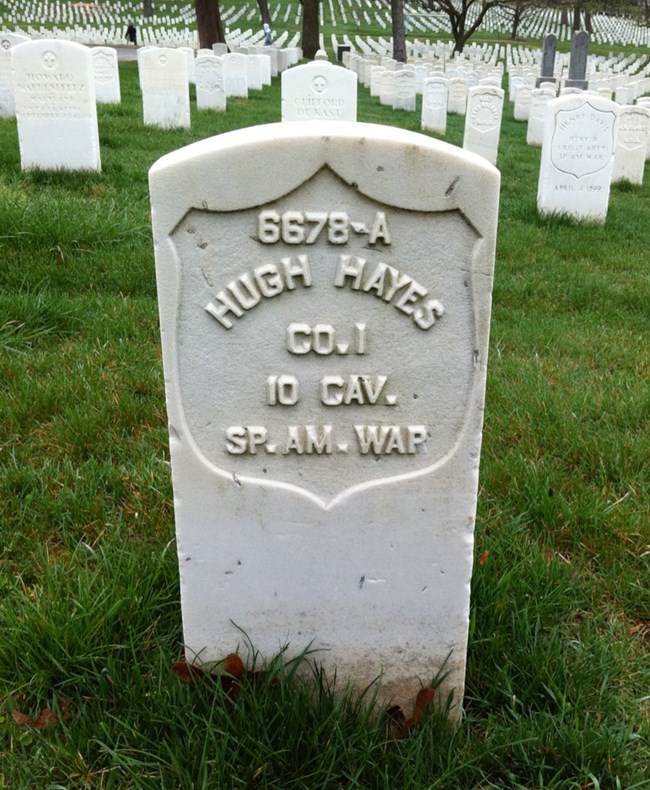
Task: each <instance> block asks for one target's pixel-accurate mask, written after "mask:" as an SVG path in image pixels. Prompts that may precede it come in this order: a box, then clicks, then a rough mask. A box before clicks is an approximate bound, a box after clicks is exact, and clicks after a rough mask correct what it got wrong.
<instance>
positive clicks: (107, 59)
mask: <svg viewBox="0 0 650 790" xmlns="http://www.w3.org/2000/svg"><path fill="white" fill-rule="evenodd" d="M90 55H91V57H92V62H93V77H94V80H95V100H96V101H97V102H98V103H99V104H119V103H120V101H121V96H120V73H119V70H118V67H117V52H116V51H115V50H114V49H113V48H112V47H93V48H92V49H91V50H90Z"/></svg>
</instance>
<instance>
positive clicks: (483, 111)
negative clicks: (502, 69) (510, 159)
mask: <svg viewBox="0 0 650 790" xmlns="http://www.w3.org/2000/svg"><path fill="white" fill-rule="evenodd" d="M504 96H505V93H504V91H503V89H502V88H497V87H496V86H494V85H479V86H477V87H475V88H470V89H469V96H468V99H467V114H466V116H465V134H464V137H463V148H464V149H465V150H466V151H472V152H473V153H475V154H479V156H483V157H485V159H487V160H488V162H490V163H491V164H493V165H495V164H496V162H497V155H498V152H499V135H500V134H501V116H502V115H503V99H504Z"/></svg>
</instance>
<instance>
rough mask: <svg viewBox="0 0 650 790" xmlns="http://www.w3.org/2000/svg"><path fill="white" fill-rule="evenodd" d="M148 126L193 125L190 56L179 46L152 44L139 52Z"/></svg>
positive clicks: (187, 126)
mask: <svg viewBox="0 0 650 790" xmlns="http://www.w3.org/2000/svg"><path fill="white" fill-rule="evenodd" d="M138 63H139V68H140V87H141V88H142V110H143V116H144V124H145V126H161V127H162V128H163V129H174V128H189V127H190V87H189V81H188V74H187V56H186V55H185V53H184V52H181V51H180V50H178V49H171V48H168V47H151V49H145V50H141V51H140V52H139V53H138Z"/></svg>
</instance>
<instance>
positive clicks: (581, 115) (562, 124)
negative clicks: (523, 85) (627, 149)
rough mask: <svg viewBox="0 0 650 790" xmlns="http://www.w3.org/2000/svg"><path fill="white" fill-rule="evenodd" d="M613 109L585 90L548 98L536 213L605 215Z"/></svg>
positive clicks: (585, 216)
mask: <svg viewBox="0 0 650 790" xmlns="http://www.w3.org/2000/svg"><path fill="white" fill-rule="evenodd" d="M618 114H619V107H618V105H617V104H616V103H615V102H612V101H609V100H608V99H604V98H603V97H602V96H595V95H591V94H586V93H581V94H580V95H575V94H569V95H567V96H560V97H559V98H557V99H553V100H552V101H550V102H549V103H548V105H547V115H546V120H545V126H544V141H543V143H542V163H541V167H540V172H539V184H538V189H537V210H538V211H539V213H540V214H542V215H545V214H567V215H569V216H571V217H575V218H576V219H579V220H590V221H593V222H601V223H602V222H604V221H605V219H606V217H607V207H608V203H609V186H610V181H611V175H612V165H613V162H614V146H615V142H616V131H617V126H618Z"/></svg>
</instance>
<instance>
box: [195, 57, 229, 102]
mask: <svg viewBox="0 0 650 790" xmlns="http://www.w3.org/2000/svg"><path fill="white" fill-rule="evenodd" d="M194 79H195V82H196V106H197V108H198V109H200V110H217V111H219V112H221V111H223V110H225V109H226V91H225V90H224V86H223V64H222V62H221V58H218V57H216V56H215V55H199V56H198V57H197V59H196V61H195V63H194Z"/></svg>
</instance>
